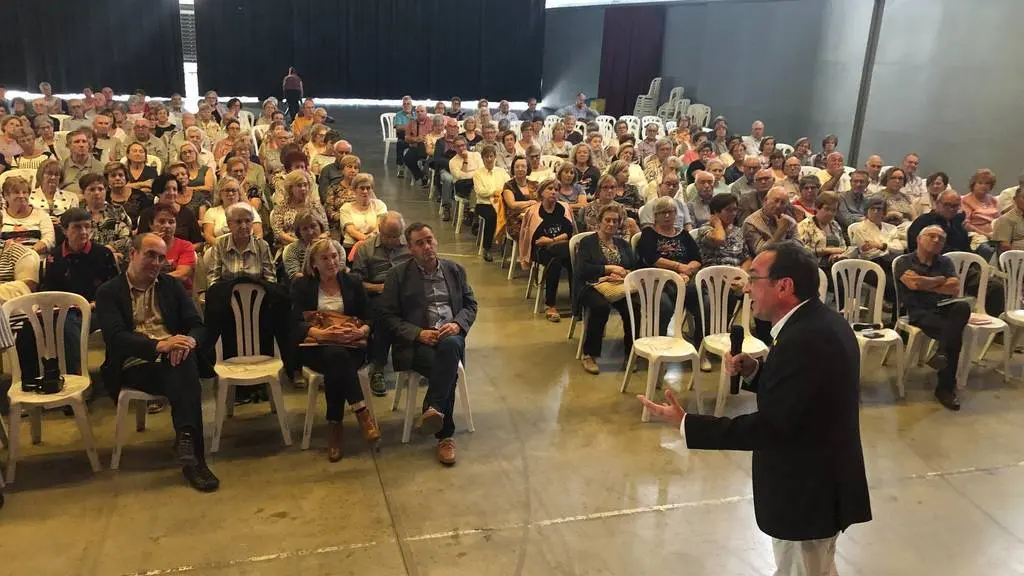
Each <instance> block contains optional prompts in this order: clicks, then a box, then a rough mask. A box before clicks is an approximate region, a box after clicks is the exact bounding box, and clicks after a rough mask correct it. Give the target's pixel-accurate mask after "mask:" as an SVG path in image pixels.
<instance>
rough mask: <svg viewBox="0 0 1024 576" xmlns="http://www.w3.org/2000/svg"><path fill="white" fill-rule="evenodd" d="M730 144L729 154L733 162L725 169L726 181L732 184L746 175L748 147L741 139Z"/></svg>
mask: <svg viewBox="0 0 1024 576" xmlns="http://www.w3.org/2000/svg"><path fill="white" fill-rule="evenodd" d="M730 146H731V148H730V149H729V156H730V157H731V158H732V164H730V165H729V166H728V167H727V168H726V170H725V183H726V184H728V185H730V186H731V185H732V184H733V183H734V182H736V181H737V180H739V179H740V178H742V177H743V175H744V167H745V166H747V164H746V163H745V160H746V159H747V155H746V151H747V148H746V146H745V145H744V144H743V141H742V140H740V139H736V140H732V141H731V144H730ZM753 158H755V159H756V158H757V157H756V156H754V157H753ZM758 164H760V162H758Z"/></svg>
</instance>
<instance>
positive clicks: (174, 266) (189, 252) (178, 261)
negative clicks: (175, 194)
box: [152, 202, 196, 294]
mask: <svg viewBox="0 0 1024 576" xmlns="http://www.w3.org/2000/svg"><path fill="white" fill-rule="evenodd" d="M180 214H181V213H180V212H175V210H174V206H173V205H171V204H165V203H162V202H161V203H158V204H154V205H153V206H152V217H153V222H152V224H153V225H152V233H153V234H156V235H157V236H159V237H160V239H161V240H163V242H164V246H166V248H167V253H166V254H165V259H164V260H163V266H162V268H163V273H164V274H167V275H168V276H170V277H172V278H176V279H178V280H179V281H181V283H182V285H183V286H184V287H185V290H187V291H188V292H189V293H190V294H191V293H192V280H193V275H194V272H195V268H196V249H195V245H193V244H192V243H191V242H189V241H188V240H185V239H183V238H181V237H179V236H177V235H176V234H175V232H176V230H177V216H178V215H180Z"/></svg>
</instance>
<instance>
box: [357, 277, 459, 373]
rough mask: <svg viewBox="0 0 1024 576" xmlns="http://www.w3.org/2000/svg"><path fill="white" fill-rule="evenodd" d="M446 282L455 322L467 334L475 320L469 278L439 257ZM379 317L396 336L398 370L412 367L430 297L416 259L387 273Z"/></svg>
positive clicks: (394, 353)
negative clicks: (425, 289)
mask: <svg viewBox="0 0 1024 576" xmlns="http://www.w3.org/2000/svg"><path fill="white" fill-rule="evenodd" d="M438 265H439V266H441V273H442V274H444V280H445V284H447V285H448V297H449V299H450V302H449V304H451V307H452V315H453V316H454V319H453V322H455V323H456V324H458V325H459V327H461V328H462V335H463V336H465V335H468V334H469V329H470V328H472V327H473V322H475V321H476V298H474V297H473V289H472V288H470V287H469V281H468V280H467V279H466V269H465V268H463V267H462V266H461V265H459V264H456V263H455V262H452V261H450V260H443V259H438ZM376 302H377V306H376V307H375V308H376V313H377V320H378V322H380V325H381V326H382V327H383V329H385V330H388V331H390V332H391V333H392V334H393V335H394V337H395V339H394V342H393V344H392V347H391V355H392V358H393V359H394V365H395V369H396V370H407V369H409V367H411V366H412V358H413V352H414V350H415V345H416V338H417V337H418V336H419V334H420V331H421V330H423V329H425V328H428V327H429V326H428V325H427V296H426V294H425V293H424V291H423V273H422V272H420V268H419V266H417V265H416V261H415V260H408V261H406V262H402V263H401V264H398V265H397V266H395V267H394V268H392V269H391V271H390V272H388V277H387V279H386V280H385V281H384V292H382V293H381V295H380V297H379V298H377V300H376Z"/></svg>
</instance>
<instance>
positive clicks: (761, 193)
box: [732, 157, 789, 224]
mask: <svg viewBox="0 0 1024 576" xmlns="http://www.w3.org/2000/svg"><path fill="white" fill-rule="evenodd" d="M750 160H754V161H755V162H756V161H757V159H756V158H753V157H747V158H746V159H745V160H744V162H749V161H750ZM758 166H760V164H758ZM745 180H746V179H745V178H744V179H742V180H737V181H736V182H733V188H732V190H734V191H735V190H736V188H735V186H736V184H738V183H740V182H743V181H745ZM753 180H754V187H753V188H752V189H750V190H747V191H745V192H743V194H741V195H739V196H736V194H735V192H733V196H736V197H737V199H738V200H737V205H738V207H739V212H738V213H737V215H736V221H737V222H738V223H740V224H742V223H743V222H744V221H746V219H747V218H748V217H750V215H751V214H753V213H754V212H757V211H758V210H760V209H761V208H763V207H764V204H765V201H766V199H767V198H768V191H769V190H771V189H772V188H778V189H780V190H783V191H785V190H786V188H785V187H783V186H778V185H775V176H774V175H773V174H772V170H771V168H760V167H758V168H756V169H755V170H754V177H753ZM786 201H787V203H788V202H789V192H786Z"/></svg>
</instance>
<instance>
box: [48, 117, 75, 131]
mask: <svg viewBox="0 0 1024 576" xmlns="http://www.w3.org/2000/svg"><path fill="white" fill-rule="evenodd" d="M49 116H50V118H54V119H56V120H57V121H58V122H60V128H61V129H62V130H63V129H64V122H66V121H68V120H70V119H71V115H70V114H50V115H49Z"/></svg>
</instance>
